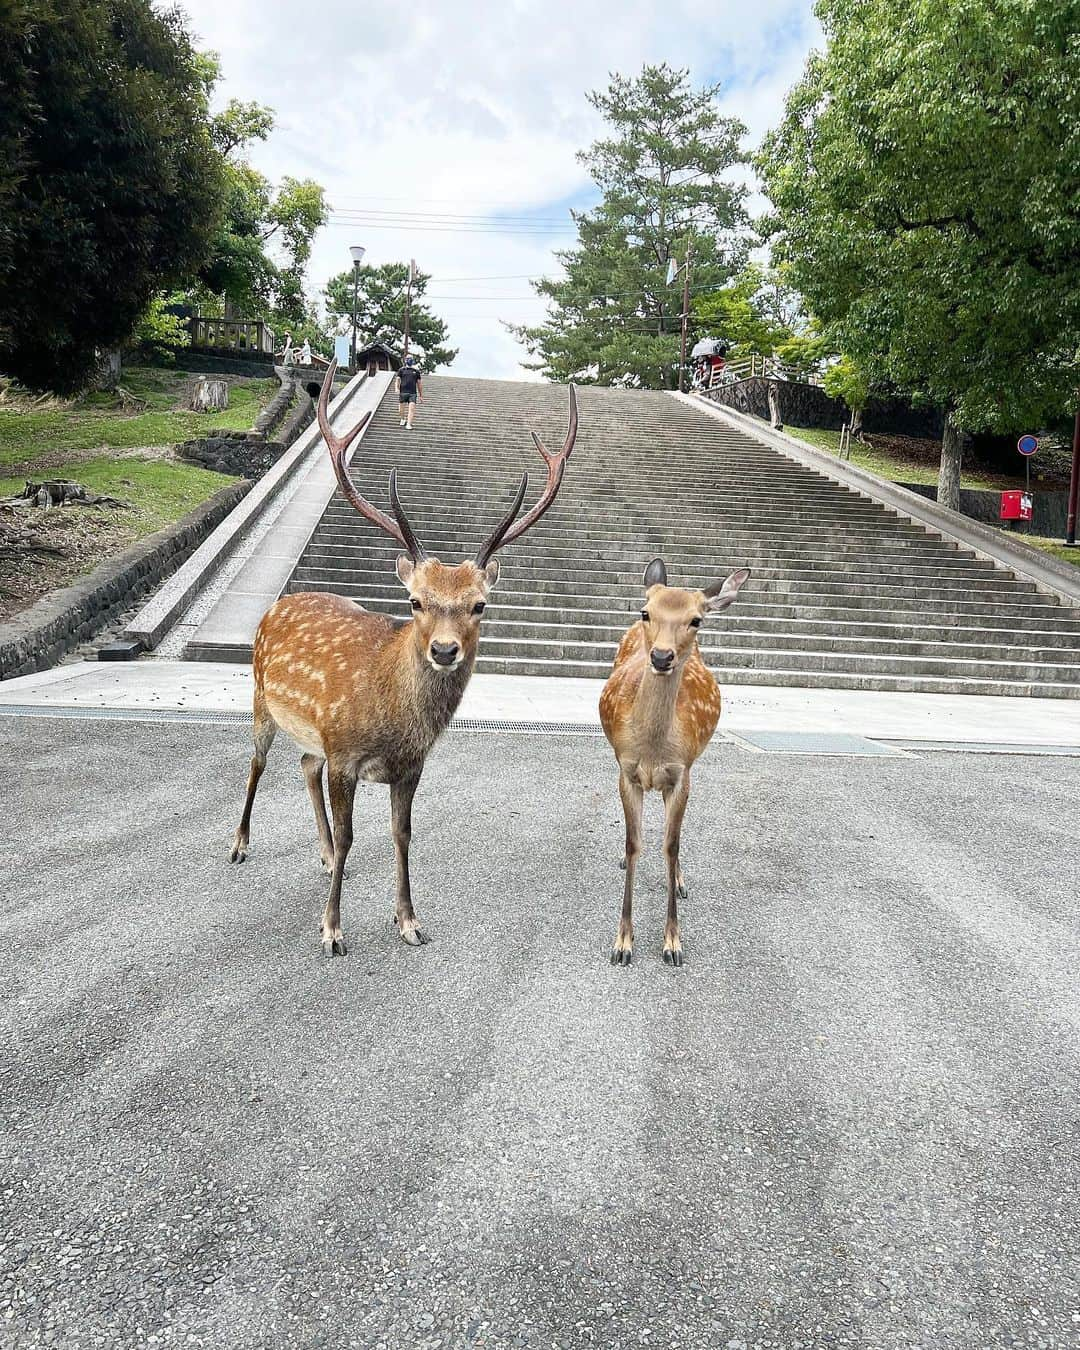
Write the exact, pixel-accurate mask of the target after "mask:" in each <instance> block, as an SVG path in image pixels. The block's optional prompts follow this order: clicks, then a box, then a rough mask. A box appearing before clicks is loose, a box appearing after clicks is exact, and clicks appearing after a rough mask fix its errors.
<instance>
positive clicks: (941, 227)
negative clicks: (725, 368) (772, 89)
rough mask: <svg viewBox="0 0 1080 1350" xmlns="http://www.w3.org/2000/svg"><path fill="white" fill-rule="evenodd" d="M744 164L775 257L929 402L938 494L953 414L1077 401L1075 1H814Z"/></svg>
mask: <svg viewBox="0 0 1080 1350" xmlns="http://www.w3.org/2000/svg"><path fill="white" fill-rule="evenodd" d="M817 13H818V17H819V18H820V20H821V23H822V26H823V28H824V30H825V34H826V37H827V39H828V45H827V47H826V50H825V51H824V52H823V53H815V54H814V55H812V56H811V58H810V60H809V61H808V63H807V67H806V71H805V73H804V75H803V77H802V79H801V81H800V82H799V83H798V84H797V85H796V86H795V88H794V89H793V90H792V91H791V93H790V94H789V96H788V100H787V108H786V115H785V118H784V121H783V123H782V125H781V126H780V128H779V129H778V130H777V131H776V132H774V133H773V134H772V135H771V136H770V137H768V138H767V140H766V142H765V144H764V146H763V148H762V151H761V154H760V157H759V168H760V172H761V174H762V177H763V179H764V182H765V187H766V190H767V192H768V194H769V196H770V198H771V199H772V202H773V205H774V208H775V215H774V217H773V218H772V220H771V221H770V222H769V225H768V229H769V231H770V233H771V234H772V236H773V239H774V256H776V257H779V258H781V259H784V260H787V261H788V262H789V264H790V268H791V274H792V278H793V280H794V282H795V284H796V285H797V286H798V287H799V289H800V290H801V291H802V293H803V294H804V296H805V297H806V300H807V302H808V305H809V307H810V308H811V309H812V311H813V312H814V313H815V314H816V315H817V316H818V317H819V318H820V319H821V320H822V321H823V323H824V324H825V325H826V327H827V328H828V329H829V331H830V332H831V334H832V336H833V337H834V339H835V341H836V342H837V344H838V345H839V346H840V348H841V349H842V350H843V351H844V352H846V353H848V354H849V355H850V356H851V357H852V358H853V359H855V360H856V361H857V362H858V363H859V364H860V365H862V366H863V367H864V369H865V371H866V373H867V375H868V377H869V378H871V379H874V380H875V381H877V380H883V381H887V382H889V383H891V384H893V385H895V386H897V387H898V388H900V389H901V390H903V391H905V392H906V393H907V394H909V395H912V396H914V397H915V398H916V399H919V400H927V401H930V402H932V403H934V404H935V405H937V406H940V407H942V408H943V409H944V411H945V415H946V419H945V435H944V437H943V442H942V461H941V477H940V482H939V488H938V496H939V500H940V501H941V502H943V503H944V504H945V505H947V506H951V507H954V508H955V507H956V506H957V505H958V502H959V486H960V455H961V445H962V433H963V431H965V430H969V431H976V430H1000V431H1005V430H1015V429H1017V428H1023V427H1025V426H1033V425H1039V424H1040V423H1041V422H1043V421H1044V420H1047V419H1049V418H1050V417H1052V416H1053V415H1054V414H1057V413H1060V412H1061V411H1062V410H1063V409H1064V408H1065V407H1066V405H1068V404H1069V403H1070V402H1071V401H1074V400H1075V397H1076V390H1077V385H1078V369H1077V347H1078V341H1080V44H1077V42H1076V38H1075V34H1076V32H1077V29H1078V25H1080V3H1078V0H1025V2H1024V3H1022V4H1018V3H1016V0H964V3H961V4H954V5H943V4H939V3H936V0H819V3H818V6H817Z"/></svg>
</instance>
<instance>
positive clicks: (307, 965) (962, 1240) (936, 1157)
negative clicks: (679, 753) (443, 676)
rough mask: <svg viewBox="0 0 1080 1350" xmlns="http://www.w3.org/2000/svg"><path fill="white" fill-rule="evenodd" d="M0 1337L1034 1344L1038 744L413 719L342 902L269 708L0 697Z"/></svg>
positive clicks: (1048, 898) (1043, 1050)
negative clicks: (409, 915)
mask: <svg viewBox="0 0 1080 1350" xmlns="http://www.w3.org/2000/svg"><path fill="white" fill-rule="evenodd" d="M0 749H2V753H3V757H4V764H5V766H6V772H5V775H4V785H3V789H2V808H3V809H2V816H0V877H2V879H3V888H2V889H3V894H2V899H0V1347H3V1348H4V1350H10V1347H19V1348H20V1350H22V1347H30V1346H38V1345H45V1344H49V1345H55V1346H64V1347H66V1346H71V1347H83V1346H106V1347H110V1348H111V1347H128V1346H132V1347H134V1346H139V1347H144V1346H154V1345H170V1346H171V1345H177V1346H179V1345H184V1346H206V1347H213V1348H214V1350H223V1348H226V1347H234V1346H235V1347H247V1346H253V1347H254V1346H267V1347H294V1346H303V1347H307V1346H327V1347H347V1346H357V1347H385V1350H396V1348H397V1347H409V1350H425V1348H428V1347H436V1346H438V1347H458V1346H461V1347H474V1346H496V1347H503V1346H508V1347H509V1346H524V1347H537V1348H539V1347H553V1346H566V1347H575V1348H576V1347H580V1346H588V1345H595V1346H605V1347H630V1346H634V1347H640V1346H664V1347H694V1348H695V1350H696V1348H698V1347H702V1348H704V1347H710V1348H711V1347H718V1348H719V1350H758V1348H759V1347H761V1348H762V1350H764V1348H765V1347H772V1348H773V1350H811V1348H813V1350H816V1348H817V1347H833V1346H857V1347H889V1348H890V1350H891V1348H892V1347H906V1348H910V1350H913V1348H914V1347H920V1348H921V1350H940V1348H945V1350H951V1347H965V1348H967V1347H970V1348H971V1350H986V1348H987V1347H999V1346H1024V1347H1052V1348H1053V1350H1058V1348H1059V1347H1060V1348H1061V1350H1065V1348H1066V1347H1067V1348H1068V1350H1075V1347H1077V1346H1078V1345H1080V1263H1078V1261H1080V1258H1078V1247H1080V987H1078V971H1080V920H1078V916H1077V904H1076V893H1077V876H1078V867H1080V844H1078V831H1077V822H1078V812H1077V783H1078V761H1077V760H1076V759H1073V758H1052V757H1047V758H1032V757H1021V756H994V755H951V754H944V753H934V754H919V755H916V756H912V757H910V758H882V759H857V758H853V759H846V758H827V757H821V758H818V757H813V756H798V757H789V756H781V755H770V754H753V753H750V752H748V751H747V750H745V749H743V748H741V747H740V746H738V745H734V744H723V745H721V744H717V745H715V746H714V747H713V748H712V749H711V750H710V751H709V752H708V754H707V756H706V757H705V758H704V759H703V760H702V761H701V763H700V764H699V766H698V768H697V770H696V771H695V783H694V788H693V794H692V797H691V801H690V808H689V811H688V814H687V824H686V829H685V837H684V862H685V867H686V872H687V880H688V882H689V885H690V890H691V897H690V899H689V900H688V901H686V902H684V903H683V906H682V917H683V938H684V945H685V950H686V957H687V964H686V965H685V967H684V968H683V969H681V970H671V969H670V968H668V967H666V966H665V965H663V963H662V962H661V959H660V949H661V944H662V929H663V911H664V897H663V881H662V873H663V869H662V858H661V855H660V847H659V846H660V834H659V819H660V816H659V810H658V808H657V805H656V804H653V805H652V806H651V809H649V810H647V815H646V838H647V848H648V853H647V857H646V860H645V863H644V864H643V866H642V867H641V868H640V869H639V885H638V904H637V907H636V914H635V920H636V931H637V946H636V951H635V958H634V963H633V965H632V966H631V967H630V968H629V969H626V970H622V969H615V968H612V967H611V966H610V965H609V964H608V950H609V947H610V944H611V941H612V938H613V936H614V933H615V926H616V920H617V914H618V906H619V900H620V897H621V887H622V874H621V873H620V872H619V870H618V867H617V861H618V857H619V854H620V850H621V846H622V827H621V819H620V812H619V807H618V799H617V793H616V777H615V772H614V763H613V761H612V759H611V754H610V751H609V749H608V747H607V744H606V742H604V741H603V740H602V739H600V738H597V737H566V736H562V737H545V736H527V735H498V734H476V733H468V732H462V731H455V732H452V733H451V734H450V735H449V736H447V737H446V738H445V739H444V740H443V742H441V743H440V745H439V746H438V747H437V748H436V751H435V752H434V753H433V755H432V757H431V759H430V761H429V764H428V769H427V773H426V775H425V779H424V781H423V782H422V784H421V787H420V790H419V793H418V795H417V800H416V806H415V810H414V845H413V880H414V894H415V898H416V904H417V910H418V913H419V915H420V918H421V921H422V922H423V923H424V926H425V927H426V929H427V930H428V932H429V933H430V934H431V935H432V937H433V941H432V943H431V944H430V945H429V946H427V947H424V948H422V949H411V948H407V947H405V946H404V945H403V944H402V943H401V942H400V941H399V940H398V939H397V938H396V936H395V932H394V929H393V927H392V925H391V923H390V916H391V911H392V898H393V850H392V845H391V842H390V838H389V830H388V824H389V805H388V802H387V798H386V790H385V789H384V788H376V787H364V788H362V789H361V791H360V793H359V794H358V809H357V828H356V841H357V842H356V846H355V847H354V850H353V855H352V862H351V868H350V876H349V879H348V880H347V882H346V886H345V892H344V904H343V925H344V929H345V934H346V937H347V939H348V941H349V946H350V954H349V956H348V957H346V958H345V959H338V960H334V961H327V960H325V959H324V958H323V957H322V956H321V954H320V950H319V942H318V932H317V922H318V916H319V912H320V909H321V906H322V903H323V900H324V896H325V887H326V881H325V878H324V877H323V876H322V874H321V873H320V871H319V868H318V861H317V852H316V847H315V830H314V824H313V821H312V819H311V813H310V807H309V804H308V801H307V796H306V793H305V790H304V785H303V781H302V778H301V775H300V772H299V767H298V763H297V756H296V754H295V753H293V751H292V749H291V747H290V746H289V745H288V744H287V743H286V742H285V739H284V737H282V738H279V741H278V743H277V744H276V745H275V746H274V749H273V752H272V755H271V762H270V768H269V770H268V772H267V774H266V776H265V777H264V779H263V785H262V787H261V789H260V795H259V798H258V800H257V802H256V806H255V814H254V820H253V828H252V844H253V848H252V853H251V857H250V860H249V861H248V862H247V863H246V864H244V865H243V866H242V867H230V866H229V864H228V863H227V861H226V857H227V853H228V848H229V842H230V839H231V835H232V831H233V829H234V828H235V825H236V821H237V817H238V815H239V810H240V806H241V798H242V792H243V785H244V779H245V775H246V768H247V759H248V754H249V750H248V745H247V740H246V735H245V733H244V732H243V731H241V730H238V729H236V728H214V727H207V726H189V725H148V724H132V723H121V722H113V723H110V722H89V721H87V722H83V721H60V720H48V719H44V718H41V719H39V718H4V717H0Z"/></svg>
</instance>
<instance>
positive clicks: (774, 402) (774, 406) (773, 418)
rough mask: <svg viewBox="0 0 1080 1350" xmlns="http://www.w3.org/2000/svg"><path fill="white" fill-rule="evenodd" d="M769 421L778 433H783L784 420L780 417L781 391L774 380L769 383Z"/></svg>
mask: <svg viewBox="0 0 1080 1350" xmlns="http://www.w3.org/2000/svg"><path fill="white" fill-rule="evenodd" d="M769 421H770V422H771V423H772V425H773V429H774V430H776V431H783V429H784V419H783V418H782V417H781V416H780V391H779V390H778V389H777V387H776V383H775V381H773V380H770V381H769Z"/></svg>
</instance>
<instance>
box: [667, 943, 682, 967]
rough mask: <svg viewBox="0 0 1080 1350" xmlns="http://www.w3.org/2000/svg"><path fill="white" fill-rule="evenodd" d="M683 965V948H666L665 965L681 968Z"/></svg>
mask: <svg viewBox="0 0 1080 1350" xmlns="http://www.w3.org/2000/svg"><path fill="white" fill-rule="evenodd" d="M682 963H683V954H682V948H681V947H665V948H664V965H666V966H681V965H682Z"/></svg>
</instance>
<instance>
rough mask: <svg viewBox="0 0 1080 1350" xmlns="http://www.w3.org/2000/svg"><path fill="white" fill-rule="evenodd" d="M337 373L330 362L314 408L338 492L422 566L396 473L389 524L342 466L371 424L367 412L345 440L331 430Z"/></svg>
mask: <svg viewBox="0 0 1080 1350" xmlns="http://www.w3.org/2000/svg"><path fill="white" fill-rule="evenodd" d="M336 370H337V361H331V362H330V366H329V368H328V369H327V372H326V375H325V376H324V378H323V382H322V388H321V389H320V390H319V401H318V404H317V406H316V412H317V414H318V418H319V430H320V431H321V432H322V434H323V440H325V441H326V448H327V449H328V450H329V451H330V463H331V464H332V465H333V466H334V477H335V478H336V479H337V480H338V487H339V488H341V491H342V493H343V494H344V496H345V497H346V498H347V499H348V501H349V502H350V503H351V504H352V505H353V506H355V507H356V509H357V510H358V511H359V512H360V514H361V515H362V516H366V517H367V518H368V520H370V521H371V523H372V524H373V525H378V527H379V529H380V530H385V531H386V533H387V534H388V535H389V536H390V538H391V539H396V540H397V542H398V543H399V544H401V545H402V547H404V548H406V549H407V550H408V553H409V557H410V558H412V560H413V562H422V561H423V559H424V558H426V557H427V554H426V553H425V552H424V547H423V545H422V544H421V543H420V540H419V539H417V537H416V532H415V530H414V529H413V527H412V526H411V525H410V524H409V518H408V516H406V514H405V508H404V507H403V506H402V505H401V502H400V501H399V499H398V492H397V470H396V469H392V470H391V472H390V507H391V509H392V511H393V512H394V517H395V519H394V520H391V519H390V517H389V516H388V515H387V514H386V512H385V511H380V510H379V508H378V507H377V506H372V504H371V503H370V502H369V501H368V500H367V498H366V497H361V495H360V493H359V492H357V490H356V486H355V484H354V483H353V481H352V479H351V478H350V477H349V469H348V466H347V465H346V463H345V452H346V450H348V448H349V446H350V445H352V443H353V441H355V440H356V438H357V436H359V435H360V433H361V432H362V431H363V429H364V428H365V427H366V426H367V424H368V422H370V421H371V413H370V412H366V413H365V414H364V415H363V417H361V419H360V421H359V422H357V424H356V426H354V427H353V429H352V430H351V431H348V432H346V433H345V435H344V436H339V435H337V433H336V432H335V431H334V430H333V429H332V428H331V426H330V417H329V414H328V408H329V404H330V389H331V387H332V386H333V383H334V373H335V372H336Z"/></svg>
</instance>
